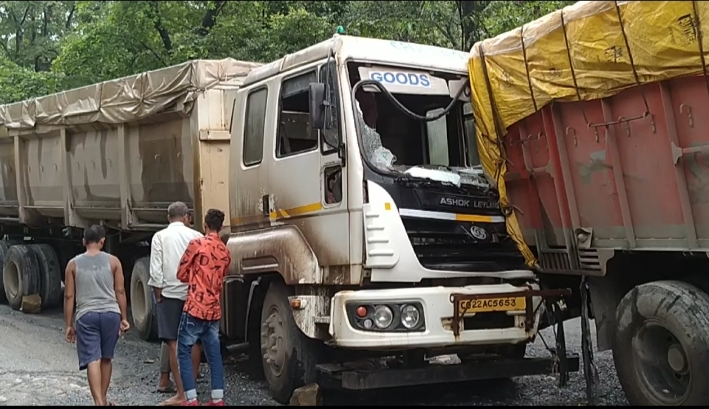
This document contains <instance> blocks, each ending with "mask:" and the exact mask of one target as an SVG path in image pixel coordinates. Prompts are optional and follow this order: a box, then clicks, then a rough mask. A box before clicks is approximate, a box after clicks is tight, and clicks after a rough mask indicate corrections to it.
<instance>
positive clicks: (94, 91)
mask: <svg viewBox="0 0 709 409" xmlns="http://www.w3.org/2000/svg"><path fill="white" fill-rule="evenodd" d="M259 66H261V64H258V63H251V62H243V61H237V60H234V59H231V58H227V59H224V60H194V61H188V62H185V63H182V64H179V65H175V66H172V67H167V68H162V69H159V70H155V71H148V72H144V73H140V74H137V75H132V76H130V77H125V78H119V79H116V80H111V81H105V82H101V83H98V84H92V85H88V86H86V87H82V88H77V89H72V90H68V91H63V92H59V93H56V94H52V95H47V96H44V97H39V98H34V99H29V100H25V101H21V102H16V103H13V104H7V105H2V106H0V125H2V126H4V127H5V128H7V129H18V130H19V129H35V128H38V127H40V126H42V127H47V128H48V129H51V128H53V127H56V126H66V125H83V124H89V123H94V122H101V123H109V124H117V123H123V122H133V121H136V120H139V119H142V118H145V117H148V116H150V115H153V114H155V113H158V112H161V111H163V110H165V109H166V108H168V107H170V106H172V105H175V104H178V103H179V104H182V105H181V109H182V110H183V111H186V112H189V110H190V109H191V108H192V104H191V102H192V101H193V100H194V99H195V98H196V96H197V95H199V93H201V92H203V91H204V90H206V89H208V88H211V87H213V86H215V85H217V84H219V83H220V82H224V81H237V82H238V80H242V81H243V79H244V78H245V77H246V75H247V74H248V73H249V72H250V71H251V70H252V69H254V68H256V67H259ZM239 85H240V84H239Z"/></svg>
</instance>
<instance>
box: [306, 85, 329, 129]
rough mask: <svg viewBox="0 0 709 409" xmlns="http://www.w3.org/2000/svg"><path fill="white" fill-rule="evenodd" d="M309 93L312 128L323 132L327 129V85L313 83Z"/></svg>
mask: <svg viewBox="0 0 709 409" xmlns="http://www.w3.org/2000/svg"><path fill="white" fill-rule="evenodd" d="M309 91H310V92H309V94H310V126H312V127H313V129H317V130H320V131H322V130H323V129H325V84H321V83H317V82H314V83H311V84H310V89H309Z"/></svg>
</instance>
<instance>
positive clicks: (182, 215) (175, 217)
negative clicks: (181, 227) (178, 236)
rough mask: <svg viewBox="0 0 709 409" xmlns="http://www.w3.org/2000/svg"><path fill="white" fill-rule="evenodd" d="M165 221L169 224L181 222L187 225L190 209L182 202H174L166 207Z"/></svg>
mask: <svg viewBox="0 0 709 409" xmlns="http://www.w3.org/2000/svg"><path fill="white" fill-rule="evenodd" d="M167 220H168V221H169V222H170V223H175V222H182V223H184V224H185V225H189V222H190V209H189V208H188V207H187V205H186V204H184V203H182V202H175V203H173V204H171V205H170V206H168V207H167Z"/></svg>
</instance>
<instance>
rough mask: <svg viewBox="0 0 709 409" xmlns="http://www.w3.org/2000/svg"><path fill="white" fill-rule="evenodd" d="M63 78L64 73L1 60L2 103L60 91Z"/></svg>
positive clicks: (0, 93)
mask: <svg viewBox="0 0 709 409" xmlns="http://www.w3.org/2000/svg"><path fill="white" fill-rule="evenodd" d="M62 80H63V75H62V74H58V73H53V72H47V71H44V72H35V71H34V70H32V69H28V68H24V67H20V66H19V65H17V64H15V63H14V62H12V61H8V60H0V104H7V103H11V102H16V101H22V100H24V99H28V98H32V97H36V96H38V95H47V94H52V93H54V92H57V91H60V90H61V87H62V83H63V81H62Z"/></svg>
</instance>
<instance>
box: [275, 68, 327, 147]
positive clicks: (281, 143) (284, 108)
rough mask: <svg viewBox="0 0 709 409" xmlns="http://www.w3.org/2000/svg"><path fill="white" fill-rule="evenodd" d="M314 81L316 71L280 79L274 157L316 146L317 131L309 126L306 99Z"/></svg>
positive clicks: (315, 79)
mask: <svg viewBox="0 0 709 409" xmlns="http://www.w3.org/2000/svg"><path fill="white" fill-rule="evenodd" d="M316 81H317V75H316V73H315V71H310V72H308V73H306V74H303V75H299V76H297V77H293V78H289V79H287V80H285V81H283V84H282V86H281V98H280V111H279V121H278V134H277V139H276V156H277V157H279V158H282V157H286V156H291V155H296V154H299V153H303V152H308V151H312V150H315V149H317V147H318V132H317V130H315V129H313V128H312V127H311V126H310V110H309V98H308V87H309V86H310V83H312V82H316Z"/></svg>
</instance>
